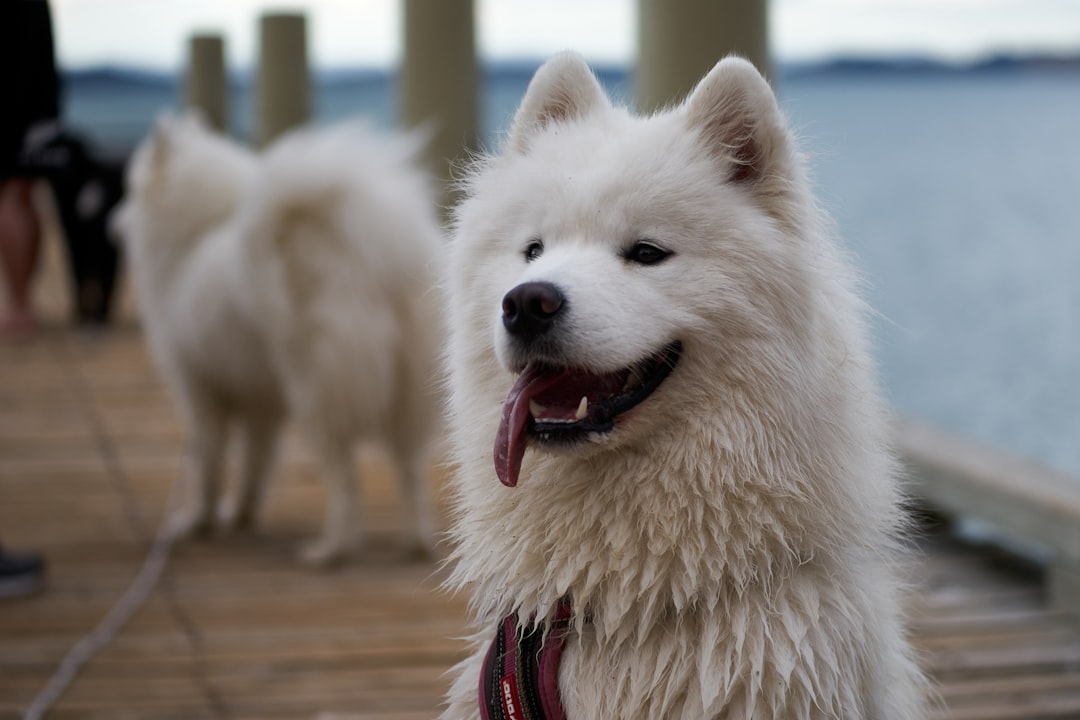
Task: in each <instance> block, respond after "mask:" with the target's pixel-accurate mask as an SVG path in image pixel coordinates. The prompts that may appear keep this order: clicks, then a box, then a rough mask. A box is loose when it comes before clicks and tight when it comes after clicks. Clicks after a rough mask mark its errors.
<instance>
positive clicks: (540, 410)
mask: <svg viewBox="0 0 1080 720" xmlns="http://www.w3.org/2000/svg"><path fill="white" fill-rule="evenodd" d="M546 409H547V408H545V407H544V406H543V405H541V404H540V403H538V402H536V401H535V400H530V401H529V414H530V415H532V416H533V417H534V418H537V417H540V416H541V415H543V414H544V410H546Z"/></svg>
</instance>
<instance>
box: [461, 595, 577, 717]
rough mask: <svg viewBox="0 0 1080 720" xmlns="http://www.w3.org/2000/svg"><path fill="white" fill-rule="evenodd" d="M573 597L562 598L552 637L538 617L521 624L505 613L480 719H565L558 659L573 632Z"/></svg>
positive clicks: (489, 659) (491, 653)
mask: <svg viewBox="0 0 1080 720" xmlns="http://www.w3.org/2000/svg"><path fill="white" fill-rule="evenodd" d="M571 615H572V610H571V608H570V600H569V598H563V599H562V600H560V601H559V606H558V608H557V609H556V610H555V618H554V619H553V620H552V621H551V626H550V630H549V631H548V633H547V637H546V638H545V636H544V628H543V626H542V625H538V624H537V623H536V622H535V621H534V619H533V618H529V624H528V626H527V627H522V628H520V629H519V627H518V616H517V613H512V614H510V615H508V616H507V617H505V618H503V620H502V622H500V623H499V630H498V632H496V633H495V639H494V640H492V641H491V647H490V648H489V649H488V652H487V656H486V657H485V658H484V668H483V670H482V671H481V672H480V718H481V720H566V713H565V712H564V711H563V707H562V700H561V698H560V696H559V661H560V660H561V659H562V652H563V647H564V646H565V645H566V636H567V633H568V632H569V627H570V617H571Z"/></svg>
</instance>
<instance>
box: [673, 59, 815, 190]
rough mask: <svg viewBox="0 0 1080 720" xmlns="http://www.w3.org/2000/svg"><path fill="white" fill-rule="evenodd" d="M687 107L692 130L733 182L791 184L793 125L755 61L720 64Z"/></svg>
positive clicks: (734, 60) (695, 91) (736, 60)
mask: <svg viewBox="0 0 1080 720" xmlns="http://www.w3.org/2000/svg"><path fill="white" fill-rule="evenodd" d="M683 107H684V109H685V112H686V118H687V122H688V123H689V124H690V126H691V127H693V128H696V129H697V130H698V131H699V132H700V133H701V137H702V139H703V141H704V142H705V144H706V146H707V147H708V149H709V151H710V152H711V153H712V154H713V155H714V156H715V157H716V158H718V159H719V160H720V161H721V162H723V163H725V164H726V165H727V167H728V179H729V180H730V181H731V182H734V183H753V184H758V185H768V184H769V183H770V181H776V182H780V183H781V184H785V182H786V180H787V179H788V177H789V175H790V171H791V166H792V152H793V151H792V147H791V141H790V139H789V136H788V130H787V125H786V123H785V122H784V117H783V114H782V113H781V112H780V107H779V105H778V104H777V102H776V96H775V95H774V94H773V91H772V88H770V87H769V84H768V82H766V80H765V78H763V77H762V76H761V74H760V73H759V72H758V71H757V69H756V68H755V67H754V66H753V65H752V64H750V62H748V61H746V60H743V59H742V58H739V57H727V58H724V59H723V60H721V61H720V62H718V63H717V64H716V66H715V67H713V69H712V70H711V71H709V74H708V75H706V76H705V77H704V78H703V79H702V80H701V82H699V83H698V85H697V87H696V88H694V91H693V92H692V93H691V94H690V97H689V98H688V99H687V100H686V102H685V104H684V106H683ZM763 189H765V188H763Z"/></svg>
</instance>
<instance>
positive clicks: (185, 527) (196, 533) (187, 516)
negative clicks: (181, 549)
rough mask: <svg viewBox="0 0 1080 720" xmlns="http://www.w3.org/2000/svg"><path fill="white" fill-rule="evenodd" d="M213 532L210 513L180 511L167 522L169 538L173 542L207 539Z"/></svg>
mask: <svg viewBox="0 0 1080 720" xmlns="http://www.w3.org/2000/svg"><path fill="white" fill-rule="evenodd" d="M213 531H214V523H213V521H212V519H211V517H210V513H207V512H197V511H190V510H189V511H182V512H178V513H175V514H174V515H173V516H172V517H171V518H169V521H168V533H169V537H171V538H173V539H174V540H180V539H184V538H200V539H202V538H207V537H209V536H210V534H211V533H212V532H213Z"/></svg>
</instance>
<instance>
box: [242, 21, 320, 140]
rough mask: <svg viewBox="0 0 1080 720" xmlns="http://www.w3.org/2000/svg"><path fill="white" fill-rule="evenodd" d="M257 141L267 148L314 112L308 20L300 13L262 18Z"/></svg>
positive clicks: (301, 123)
mask: <svg viewBox="0 0 1080 720" xmlns="http://www.w3.org/2000/svg"><path fill="white" fill-rule="evenodd" d="M255 94H256V116H255V117H256V120H255V121H256V129H255V142H256V144H257V145H258V146H259V147H263V146H265V145H267V144H269V143H270V142H272V141H273V140H274V138H276V137H277V136H278V135H280V134H282V133H283V132H285V131H286V130H288V129H290V128H293V127H296V126H297V125H303V124H304V123H305V122H307V121H308V118H309V116H310V114H311V84H310V76H309V71H308V53H307V22H306V19H305V17H304V15H303V14H300V13H267V14H266V15H263V16H262V17H261V18H260V19H259V70H258V79H257V82H256V88H255Z"/></svg>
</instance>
